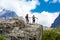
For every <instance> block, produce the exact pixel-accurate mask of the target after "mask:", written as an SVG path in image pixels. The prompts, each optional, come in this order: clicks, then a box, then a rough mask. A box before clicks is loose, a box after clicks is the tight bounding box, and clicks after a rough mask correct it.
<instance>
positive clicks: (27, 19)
mask: <svg viewBox="0 0 60 40" xmlns="http://www.w3.org/2000/svg"><path fill="white" fill-rule="evenodd" d="M25 19H26V22H27V23H28V22H29V18H28V14H26V16H25Z"/></svg>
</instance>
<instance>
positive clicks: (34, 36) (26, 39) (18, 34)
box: [0, 18, 43, 40]
mask: <svg viewBox="0 0 60 40" xmlns="http://www.w3.org/2000/svg"><path fill="white" fill-rule="evenodd" d="M0 25H1V29H2V30H3V33H4V34H5V36H6V40H41V38H42V31H43V26H42V25H40V24H33V23H32V24H27V23H25V22H24V21H23V20H21V19H19V18H14V19H9V20H7V21H2V22H1V23H0Z"/></svg>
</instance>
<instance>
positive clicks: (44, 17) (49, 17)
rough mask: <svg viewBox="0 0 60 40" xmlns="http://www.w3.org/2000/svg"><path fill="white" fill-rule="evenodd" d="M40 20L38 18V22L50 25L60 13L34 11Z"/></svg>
mask: <svg viewBox="0 0 60 40" xmlns="http://www.w3.org/2000/svg"><path fill="white" fill-rule="evenodd" d="M33 14H34V15H35V16H36V17H37V18H38V20H37V19H36V23H39V24H42V25H43V26H47V27H50V26H51V24H52V23H53V22H54V20H55V19H56V18H57V17H58V15H59V13H57V12H56V13H49V12H45V11H43V12H41V13H33Z"/></svg>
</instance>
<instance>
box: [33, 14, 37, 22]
mask: <svg viewBox="0 0 60 40" xmlns="http://www.w3.org/2000/svg"><path fill="white" fill-rule="evenodd" d="M35 18H36V17H35V15H33V16H32V22H33V23H35ZM37 19H38V18H37Z"/></svg>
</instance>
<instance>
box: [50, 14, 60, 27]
mask: <svg viewBox="0 0 60 40" xmlns="http://www.w3.org/2000/svg"><path fill="white" fill-rule="evenodd" d="M58 26H60V14H59V16H58V17H57V18H56V19H55V21H54V23H53V24H52V26H51V27H52V28H56V27H58Z"/></svg>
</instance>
